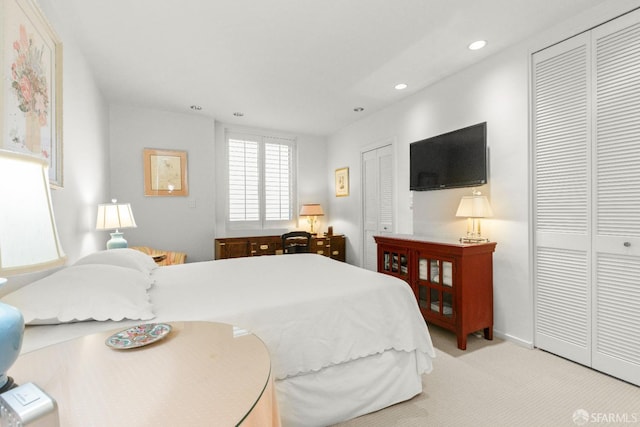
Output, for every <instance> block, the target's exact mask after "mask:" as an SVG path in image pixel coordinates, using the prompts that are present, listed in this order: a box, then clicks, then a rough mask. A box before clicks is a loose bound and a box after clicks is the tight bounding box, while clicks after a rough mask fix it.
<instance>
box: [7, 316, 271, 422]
mask: <svg viewBox="0 0 640 427" xmlns="http://www.w3.org/2000/svg"><path fill="white" fill-rule="evenodd" d="M169 324H170V325H171V326H172V330H171V332H170V333H169V334H168V335H167V336H166V337H165V338H163V339H161V340H159V341H157V342H154V343H152V344H149V345H147V346H144V347H138V348H132V349H125V350H115V349H112V348H110V347H108V346H107V345H105V340H106V339H107V338H108V337H109V336H110V335H112V334H113V333H114V332H118V331H120V330H122V329H125V328H122V329H117V330H114V331H110V332H106V333H97V334H93V335H88V336H85V337H81V338H77V339H73V340H70V341H66V342H63V343H60V344H56V345H52V346H49V347H44V348H42V349H39V350H36V351H32V352H30V353H27V354H23V355H21V356H20V357H19V358H18V361H17V362H16V363H15V364H14V366H13V367H12V368H11V369H10V374H11V376H12V377H13V378H14V380H15V381H16V383H17V384H23V383H27V382H32V383H35V384H36V385H38V386H39V387H40V388H42V389H43V390H44V391H45V392H46V393H47V394H49V395H50V396H51V397H53V398H54V399H55V400H56V402H57V404H58V412H59V418H60V425H61V426H65V427H66V426H69V427H72V426H78V427H86V426H109V427H111V426H115V425H120V426H132V427H133V426H136V427H137V426H154V427H157V426H212V425H215V426H236V425H240V424H242V425H243V426H252V425H255V426H279V425H280V419H279V414H278V406H277V402H276V399H275V391H274V388H273V382H272V379H271V361H270V358H269V353H268V351H267V348H266V347H265V345H264V344H263V342H262V341H261V340H260V339H259V338H258V337H256V336H255V335H253V334H251V333H250V332H248V331H246V330H243V329H239V328H235V327H233V326H231V325H227V324H223V323H213V322H170V323H169Z"/></svg>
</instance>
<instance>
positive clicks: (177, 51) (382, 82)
mask: <svg viewBox="0 0 640 427" xmlns="http://www.w3.org/2000/svg"><path fill="white" fill-rule="evenodd" d="M601 2H602V0H483V1H479V0H106V1H105V0H56V1H55V2H54V4H55V8H56V9H57V10H58V11H59V12H60V17H61V19H64V20H66V22H67V24H68V25H69V26H70V27H71V28H72V32H73V33H74V35H75V38H76V42H77V44H78V46H79V47H80V48H81V49H82V51H83V53H84V55H85V56H86V58H87V61H88V62H89V64H90V66H91V67H92V69H93V71H94V72H95V75H96V78H97V80H98V83H99V85H100V86H101V87H102V90H103V93H104V95H105V96H106V98H107V100H108V101H109V102H114V103H124V104H131V105H138V106H144V107H150V108H155V109H161V110H168V111H175V112H183V113H188V114H201V115H206V116H211V117H213V118H215V119H217V120H220V121H222V122H225V123H237V124H243V125H247V126H252V127H262V128H268V129H277V130H281V131H288V132H294V133H303V134H318V135H326V134H331V133H333V132H335V131H337V130H339V129H341V128H343V127H344V126H346V125H348V124H350V123H351V122H353V121H356V120H358V119H360V118H362V117H363V115H366V114H370V113H372V112H374V111H377V110H380V109H382V108H384V107H386V106H388V105H390V104H393V103H395V102H397V101H399V100H400V99H402V98H404V97H407V96H409V95H411V94H412V93H415V92H416V91H418V90H420V89H421V88H424V87H426V86H428V85H430V84H432V83H434V82H435V81H437V80H439V79H441V78H442V77H443V76H446V75H449V74H452V73H455V72H457V71H459V70H461V69H463V68H465V67H468V66H469V65H471V64H473V63H475V62H478V61H480V60H482V59H483V58H486V57H487V56H489V55H491V54H493V53H495V52H497V51H498V50H501V49H504V48H505V47H507V46H509V45H512V44H514V43H516V42H518V41H520V40H523V39H524V38H526V37H528V36H530V35H532V34H535V33H536V32H539V31H540V30H542V29H544V28H547V27H550V26H552V25H554V24H556V23H558V22H560V21H563V20H565V19H567V18H569V17H571V16H573V15H575V14H576V13H578V12H580V11H581V10H584V9H587V8H589V7H591V6H594V5H596V4H598V3H601ZM477 39H486V40H488V42H489V45H488V46H487V47H486V48H485V49H483V50H480V51H470V50H468V49H467V45H468V44H469V43H470V42H472V41H474V40H477ZM399 82H404V83H407V84H408V85H409V87H408V88H407V89H406V90H404V91H397V90H395V89H394V85H395V84H396V83H399ZM192 104H197V105H200V106H202V110H201V111H200V112H192V111H191V110H190V109H189V106H190V105H192ZM354 107H363V108H364V111H363V112H361V113H356V112H354V111H353V109H354ZM237 111H238V112H242V113H244V117H242V118H236V117H234V116H233V113H234V112H237Z"/></svg>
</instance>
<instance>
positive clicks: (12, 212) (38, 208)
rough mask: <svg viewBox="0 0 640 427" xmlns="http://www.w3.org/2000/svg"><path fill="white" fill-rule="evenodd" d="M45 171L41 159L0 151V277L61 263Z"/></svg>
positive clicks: (60, 248)
mask: <svg viewBox="0 0 640 427" xmlns="http://www.w3.org/2000/svg"><path fill="white" fill-rule="evenodd" d="M48 168H49V167H48V164H47V163H46V162H45V161H44V160H42V159H39V158H36V157H32V156H29V155H25V154H22V153H14V152H9V151H3V150H0V275H3V276H7V275H11V274H18V273H26V272H31V271H38V270H44V269H47V268H51V267H55V266H57V265H61V264H63V263H64V260H65V254H64V251H63V250H62V246H61V245H60V240H59V238H58V230H57V229H56V222H55V218H54V215H53V207H52V204H51V192H50V189H49V177H48Z"/></svg>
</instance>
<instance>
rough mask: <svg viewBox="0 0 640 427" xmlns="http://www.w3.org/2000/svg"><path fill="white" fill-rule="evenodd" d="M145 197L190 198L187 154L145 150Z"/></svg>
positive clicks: (173, 151) (151, 149)
mask: <svg viewBox="0 0 640 427" xmlns="http://www.w3.org/2000/svg"><path fill="white" fill-rule="evenodd" d="M142 156H143V162H144V195H145V196H188V195H189V184H188V181H187V152H186V151H177V150H159V149H155V148H145V149H144V150H143V154H142Z"/></svg>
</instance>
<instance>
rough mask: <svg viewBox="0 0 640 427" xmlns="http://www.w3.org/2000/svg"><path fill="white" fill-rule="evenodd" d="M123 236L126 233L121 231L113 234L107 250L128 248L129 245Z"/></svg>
mask: <svg viewBox="0 0 640 427" xmlns="http://www.w3.org/2000/svg"><path fill="white" fill-rule="evenodd" d="M123 236H124V233H120V232H119V231H116V232H115V233H111V240H109V241H108V242H107V249H118V248H126V247H128V246H129V245H128V243H127V241H126V240H125V239H124V237H123Z"/></svg>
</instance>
